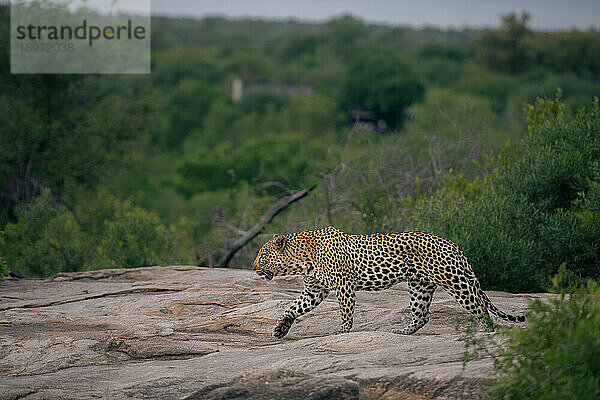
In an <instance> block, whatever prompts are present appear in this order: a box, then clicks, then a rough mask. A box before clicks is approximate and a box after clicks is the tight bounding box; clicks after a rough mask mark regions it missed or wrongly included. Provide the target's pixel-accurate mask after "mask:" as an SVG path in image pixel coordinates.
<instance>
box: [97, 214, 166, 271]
mask: <svg viewBox="0 0 600 400" xmlns="http://www.w3.org/2000/svg"><path fill="white" fill-rule="evenodd" d="M174 250H175V231H174V229H172V228H169V227H166V226H165V225H163V224H162V223H161V221H160V219H159V217H158V215H156V213H152V212H148V211H146V210H144V209H143V208H141V207H137V206H133V205H131V204H129V203H126V204H125V206H124V207H123V208H122V209H121V210H119V212H118V213H117V214H116V215H115V216H114V219H113V220H112V221H107V222H106V223H105V229H104V234H103V238H102V241H101V242H100V245H99V246H98V249H97V261H96V264H97V265H98V266H103V267H109V266H117V267H122V266H132V267H137V266H145V265H156V264H159V263H161V262H163V263H164V262H168V261H169V260H171V259H172V258H173V255H174V254H173V253H174Z"/></svg>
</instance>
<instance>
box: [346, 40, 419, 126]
mask: <svg viewBox="0 0 600 400" xmlns="http://www.w3.org/2000/svg"><path fill="white" fill-rule="evenodd" d="M359 54H360V55H357V56H356V58H355V60H354V61H353V62H352V64H351V65H350V67H349V68H348V71H347V74H346V79H345V81H344V86H343V94H344V103H345V104H346V105H347V106H361V107H364V108H366V109H368V110H370V111H374V112H376V113H378V114H379V115H380V116H381V117H382V118H384V119H385V120H386V121H387V123H388V124H389V125H390V126H391V127H392V128H394V129H400V128H401V127H402V123H403V121H404V119H405V117H406V115H405V111H406V108H407V107H408V106H410V105H411V104H413V103H414V102H417V101H420V100H421V99H422V98H423V96H424V93H425V88H424V86H423V84H422V83H421V82H420V81H419V80H418V79H417V78H416V77H415V76H414V75H413V74H412V73H411V71H410V70H409V68H408V66H407V65H406V64H405V63H404V62H403V61H402V60H401V59H400V58H399V57H396V56H393V55H391V54H389V53H388V54H385V55H384V54H383V53H374V54H366V53H365V52H364V51H363V52H362V53H359Z"/></svg>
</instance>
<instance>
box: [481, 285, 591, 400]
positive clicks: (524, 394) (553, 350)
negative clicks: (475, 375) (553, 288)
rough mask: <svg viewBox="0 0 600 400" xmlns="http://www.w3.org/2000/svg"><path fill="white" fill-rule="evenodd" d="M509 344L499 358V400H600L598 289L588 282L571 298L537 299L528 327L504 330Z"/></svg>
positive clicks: (496, 392)
mask: <svg viewBox="0 0 600 400" xmlns="http://www.w3.org/2000/svg"><path fill="white" fill-rule="evenodd" d="M505 335H506V336H508V337H509V338H510V339H511V340H510V342H509V345H508V348H507V349H506V351H504V353H503V354H501V355H500V357H499V358H498V362H497V366H498V368H499V370H500V372H502V375H501V377H500V378H499V379H498V381H497V382H496V383H495V384H494V386H493V387H492V390H491V394H492V395H493V397H495V398H498V399H506V400H509V399H540V400H541V399H549V400H554V399H556V400H558V399H582V400H584V399H589V400H592V399H597V398H598V397H600V364H599V363H598V359H600V286H598V284H597V283H595V282H594V281H591V280H590V281H588V283H587V284H586V285H583V286H582V287H581V288H579V289H578V290H577V291H576V292H574V293H572V294H571V295H565V294H563V295H561V296H560V297H559V298H555V299H551V300H550V301H549V302H543V301H541V300H539V299H538V300H535V301H533V302H532V304H531V311H530V312H529V314H528V323H527V327H526V328H525V329H524V330H522V329H519V328H512V329H510V330H507V331H506V332H505Z"/></svg>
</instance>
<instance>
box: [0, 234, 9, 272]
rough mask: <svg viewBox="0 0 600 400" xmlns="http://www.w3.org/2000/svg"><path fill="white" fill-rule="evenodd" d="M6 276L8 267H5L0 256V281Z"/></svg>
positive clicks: (4, 262)
mask: <svg viewBox="0 0 600 400" xmlns="http://www.w3.org/2000/svg"><path fill="white" fill-rule="evenodd" d="M0 233H1V232H0ZM6 275H8V267H7V266H6V261H4V259H3V258H2V256H0V281H1V280H4V277H5V276H6Z"/></svg>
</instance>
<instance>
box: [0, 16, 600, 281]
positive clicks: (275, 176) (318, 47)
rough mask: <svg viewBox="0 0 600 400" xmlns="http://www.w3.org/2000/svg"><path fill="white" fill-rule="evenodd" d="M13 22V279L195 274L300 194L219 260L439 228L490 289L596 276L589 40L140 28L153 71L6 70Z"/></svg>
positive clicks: (4, 167)
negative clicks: (547, 102)
mask: <svg viewBox="0 0 600 400" xmlns="http://www.w3.org/2000/svg"><path fill="white" fill-rule="evenodd" d="M8 26H9V23H8V8H7V7H6V6H0V202H1V204H2V208H1V209H0V227H1V230H2V232H3V233H2V235H1V236H0V256H1V257H2V259H3V260H4V261H5V262H6V264H7V265H8V266H9V267H10V268H13V269H15V270H18V271H20V272H22V273H24V274H26V275H36V276H45V275H50V274H53V273H56V272H59V271H76V270H82V269H87V268H99V267H105V266H123V265H147V264H154V263H161V264H164V263H172V262H180V263H195V264H201V265H212V264H213V263H214V260H215V259H218V258H219V256H220V255H221V254H222V253H223V252H224V250H225V249H226V246H227V242H228V241H229V240H232V239H234V238H236V237H238V236H239V234H240V231H243V230H246V229H248V228H249V227H251V226H252V225H253V224H254V223H255V222H257V221H258V220H259V218H260V216H261V215H262V214H263V213H264V212H265V211H266V210H267V209H268V208H269V207H270V206H271V205H272V204H273V203H274V202H275V201H277V199H278V198H280V197H282V196H284V195H286V194H288V193H289V192H290V191H294V190H299V189H302V188H304V187H307V186H311V185H313V184H317V188H316V189H315V190H314V191H313V192H312V193H311V194H310V195H309V196H308V197H307V198H305V199H303V200H302V201H301V202H299V203H296V204H294V206H293V207H291V208H290V209H289V210H286V211H285V212H283V213H282V214H280V215H278V216H277V218H276V219H275V220H274V221H273V222H272V223H271V224H270V225H269V226H268V228H267V230H268V231H267V232H265V233H264V236H262V235H261V236H259V238H258V239H257V240H255V241H253V242H251V243H250V245H249V246H248V247H246V248H244V249H243V250H242V251H241V252H240V253H238V255H237V256H236V257H235V258H234V260H233V265H235V266H240V267H244V266H247V265H250V263H251V260H252V258H253V257H254V255H255V252H256V247H257V246H258V245H260V242H261V241H262V240H263V239H264V238H266V237H267V236H268V235H269V234H272V233H273V232H275V231H282V232H289V231H296V230H301V229H313V228H319V227H322V226H324V225H327V224H335V225H336V226H338V227H339V228H341V229H344V230H347V231H353V232H365V233H366V232H372V231H392V230H405V229H408V228H411V227H419V228H427V229H428V230H432V231H434V232H436V233H440V234H446V235H448V236H450V237H451V238H453V239H454V240H456V241H457V243H458V244H459V245H461V246H462V247H464V248H465V251H467V253H468V254H469V256H470V257H471V258H472V260H473V264H474V267H475V268H476V269H477V270H478V273H479V274H480V275H481V276H483V278H482V280H483V282H484V286H485V287H486V288H501V289H509V290H523V289H524V288H525V289H527V290H536V289H538V288H541V287H543V286H544V285H545V284H546V283H547V281H548V276H551V274H553V273H554V272H555V271H556V269H557V266H558V265H561V264H563V263H567V264H566V265H567V268H568V269H569V270H570V271H572V273H573V274H576V275H580V276H597V275H598V260H597V258H595V257H596V256H595V255H594V254H597V253H598V251H597V250H598V248H597V242H598V241H597V237H598V236H597V234H598V219H597V218H598V210H597V208H596V207H597V204H598V196H599V194H598V184H597V180H598V177H597V173H598V172H597V164H594V162H596V163H597V147H595V146H597V137H596V136H595V135H596V132H597V131H596V130H595V129H593V127H590V126H589V125H590V124H593V123H596V122H597V121H596V120H595V119H594V118H597V117H595V116H594V115H595V114H594V113H595V112H596V111H593V110H591V111H590V110H588V112H586V113H584V114H581V115H578V116H577V117H575V118H571V116H572V115H573V114H574V113H575V112H576V110H577V109H578V108H579V107H581V106H583V105H589V102H590V99H592V97H593V96H594V95H598V94H599V93H600V79H598V78H599V75H598V74H599V70H598V60H597V55H598V54H600V52H598V51H596V49H597V47H598V45H599V43H600V38H599V37H598V35H597V33H596V32H581V31H573V32H553V33H542V32H534V31H532V30H531V29H529V27H528V26H527V17H517V16H514V15H513V16H507V17H505V18H504V19H503V22H502V25H501V26H500V27H499V28H498V29H489V30H485V31H473V30H468V29H465V30H461V31H456V30H448V31H442V30H436V29H431V28H426V29H410V28H401V27H389V26H377V25H367V24H365V23H364V22H362V21H361V20H359V19H357V18H354V17H351V16H343V17H340V18H336V19H334V20H331V21H328V22H326V23H323V24H307V23H299V22H293V21H292V22H290V21H288V22H268V21H257V20H240V21H229V20H226V19H222V18H206V19H202V20H192V19H174V18H153V21H152V30H153V32H152V46H153V50H152V74H150V75H138V76H133V75H131V76H127V75H125V76H110V77H108V76H90V75H85V76H71V75H64V76H61V75H11V74H10V73H9V64H8V60H9V57H8V40H7V38H8V36H9V35H8ZM573 54H576V56H574V55H573ZM238 80H239V81H238ZM234 81H238V82H241V83H242V86H243V96H242V97H241V98H238V99H233V98H232V84H233V82H234ZM557 87H561V88H562V93H563V97H562V103H561V105H555V106H552V107H558V108H560V113H558V114H556V113H553V112H550V111H548V115H544V114H543V112H542V111H540V110H542V109H543V107H542V106H541V105H538V106H535V111H530V112H529V113H528V114H529V115H530V118H532V119H531V121H530V126H531V128H532V129H533V130H535V131H536V132H537V133H530V134H528V136H527V134H526V121H525V115H524V113H523V112H522V106H523V103H525V102H528V103H533V102H534V101H535V99H536V97H537V96H543V95H548V94H552V93H554V92H555V91H556V88H557ZM351 110H359V111H360V112H359V113H358V114H352V113H350V112H349V111H351ZM361 113H362V114H361ZM596 113H597V112H596ZM357 115H367V116H370V117H369V118H371V120H368V118H367V120H365V121H362V120H358V121H357ZM361 118H362V117H361ZM379 120H383V121H385V124H381V125H379V122H380V121H379ZM546 120H548V121H549V122H544V121H546ZM586 121H587V122H586ZM374 124H375V125H376V126H375V127H376V128H377V129H378V130H379V131H381V132H376V131H375V129H374ZM553 124H554V125H553ZM586 124H588V125H586ZM546 125H548V126H546ZM382 127H383V128H382ZM524 136H527V138H526V139H525V142H524V143H523V145H511V146H509V148H508V149H507V150H504V151H502V153H501V156H500V157H499V158H498V157H497V156H496V157H492V156H490V157H489V160H490V161H489V162H490V163H491V164H489V165H487V166H486V164H485V160H484V157H483V156H482V154H483V151H486V152H488V153H487V154H492V153H490V152H491V151H492V150H493V151H494V153H493V154H497V152H498V151H500V150H501V149H502V148H503V146H504V143H505V142H506V141H507V140H510V141H511V142H512V143H520V141H521V139H522V138H523V137H524ZM594 157H595V158H594ZM473 161H475V162H473ZM520 176H523V178H522V179H521V178H520ZM538 177H541V178H538ZM555 189H557V191H555ZM469 210H470V211H471V212H469ZM485 218H488V219H485ZM522 221H527V223H526V224H524V223H522ZM561 227H563V229H560V228H561ZM552 236H554V237H555V239H556V240H554V241H550V240H549V238H550V237H552ZM585 237H587V238H588V239H587V242H585V240H584V238H585ZM480 245H481V246H480ZM490 260H492V261H490ZM586 263H587V268H584V266H585V265H586ZM0 268H2V267H0ZM520 268H521V269H520ZM515 277H520V278H523V279H522V280H521V281H520V282H521V283H518V284H515V283H514V282H515Z"/></svg>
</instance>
